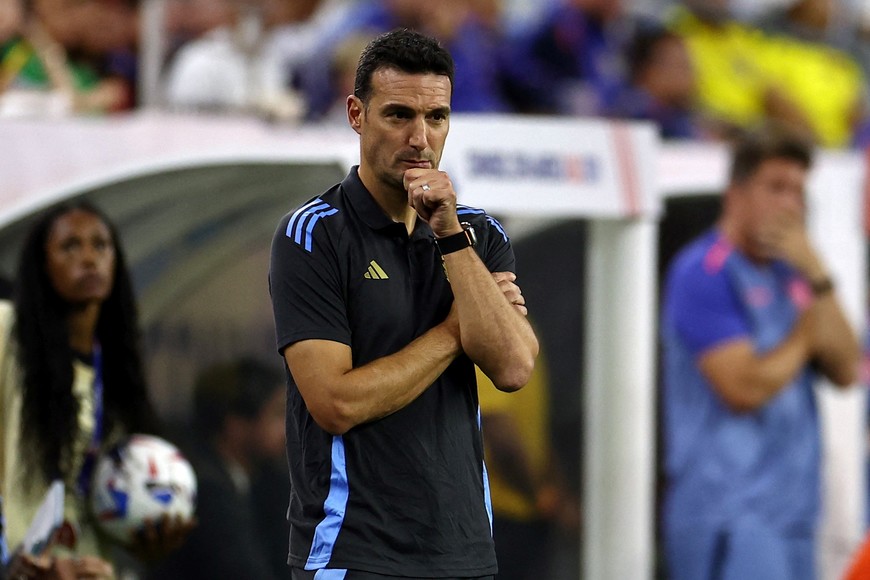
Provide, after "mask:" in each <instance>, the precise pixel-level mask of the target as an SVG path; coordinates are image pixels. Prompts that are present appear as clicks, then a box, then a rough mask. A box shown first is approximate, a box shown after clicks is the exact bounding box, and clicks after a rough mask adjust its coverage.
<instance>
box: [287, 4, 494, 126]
mask: <svg viewBox="0 0 870 580" xmlns="http://www.w3.org/2000/svg"><path fill="white" fill-rule="evenodd" d="M483 5H484V4H483V0H477V1H476V2H475V3H474V4H469V3H467V2H464V1H462V0H443V1H442V2H440V3H423V4H421V3H420V2H418V1H417V0H374V1H371V2H360V3H358V4H356V5H355V6H353V7H352V8H351V9H350V10H349V11H348V12H347V14H345V15H344V18H343V19H342V20H341V21H340V22H338V23H336V24H335V25H334V26H333V27H332V28H331V29H330V30H329V31H326V32H325V33H324V38H323V40H322V42H321V43H320V45H319V47H318V48H317V50H316V51H315V56H314V57H313V58H312V59H311V60H310V61H309V62H308V64H307V65H306V66H305V67H304V70H303V72H302V75H301V83H302V86H303V88H304V91H305V95H306V101H307V103H308V109H309V118H310V119H312V120H319V119H321V118H323V117H324V115H327V114H329V112H330V109H332V113H333V114H332V118H333V119H334V118H335V109H334V107H333V105H334V104H335V102H336V99H339V100H340V101H341V102H342V103H343V101H344V98H345V97H346V96H347V95H346V94H345V95H341V93H342V92H343V91H342V89H340V88H339V87H337V86H336V85H335V80H336V78H335V76H331V70H330V68H329V67H324V66H323V62H324V60H327V61H332V62H335V61H336V58H337V57H339V58H341V59H346V56H347V55H346V54H341V55H338V54H337V53H338V52H339V51H346V50H347V47H348V46H355V45H356V44H357V43H358V40H359V39H360V38H362V37H368V38H371V37H373V36H376V35H378V34H381V33H383V32H387V31H390V30H392V29H394V28H410V29H414V30H418V31H420V32H424V33H426V34H430V35H432V36H434V37H435V38H437V39H438V40H439V41H440V42H441V43H442V44H443V45H444V47H445V48H446V49H447V50H449V51H450V53H451V54H452V55H453V58H454V61H455V66H456V74H455V78H454V87H453V95H452V103H451V110H453V111H456V112H471V111H473V112H490V111H506V110H507V109H508V104H507V102H506V100H505V99H504V98H503V96H502V95H501V81H500V76H499V75H500V71H499V68H498V63H499V60H500V59H499V57H498V53H497V51H498V47H499V43H500V38H499V36H498V34H499V33H498V30H497V29H496V28H495V27H493V26H490V22H489V21H487V19H485V18H482V17H481V13H480V12H478V11H477V10H476V9H475V8H476V7H478V6H483ZM488 9H489V10H490V11H492V10H493V8H492V7H489V8H488ZM490 17H491V14H490Z"/></svg>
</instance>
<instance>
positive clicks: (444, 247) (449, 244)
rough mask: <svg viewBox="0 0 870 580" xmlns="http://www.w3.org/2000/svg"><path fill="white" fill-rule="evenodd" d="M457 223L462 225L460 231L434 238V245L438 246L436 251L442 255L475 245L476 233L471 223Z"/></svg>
mask: <svg viewBox="0 0 870 580" xmlns="http://www.w3.org/2000/svg"><path fill="white" fill-rule="evenodd" d="M459 225H461V226H462V231H461V232H459V233H457V234H453V235H450V236H445V237H443V238H435V245H436V246H438V251H439V252H441V255H442V256H446V255H447V254H452V253H453V252H458V251H459V250H464V249H465V248H473V247H475V246H476V245H477V234H476V233H475V232H474V228H473V227H472V226H471V224H470V223H468V222H462V223H461V224H459Z"/></svg>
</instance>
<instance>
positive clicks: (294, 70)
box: [263, 0, 359, 94]
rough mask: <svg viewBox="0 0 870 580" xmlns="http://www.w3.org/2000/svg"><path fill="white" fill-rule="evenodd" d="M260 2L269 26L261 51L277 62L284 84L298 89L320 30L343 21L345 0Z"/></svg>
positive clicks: (277, 0)
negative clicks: (263, 7)
mask: <svg viewBox="0 0 870 580" xmlns="http://www.w3.org/2000/svg"><path fill="white" fill-rule="evenodd" d="M263 2H264V3H265V6H266V8H265V11H266V18H267V19H271V21H272V23H273V25H272V28H273V31H272V33H271V34H270V36H269V38H268V39H267V46H266V48H265V52H266V54H269V55H274V56H272V57H270V58H274V59H275V60H276V61H279V62H280V63H281V67H282V69H283V71H284V82H285V85H286V86H290V87H294V88H298V86H299V77H300V74H301V69H302V68H303V67H304V66H305V63H307V62H308V61H309V60H311V59H313V58H315V56H316V55H317V52H316V51H317V48H318V46H319V45H320V41H321V37H322V36H323V34H324V31H327V30H331V29H332V28H334V27H335V26H337V24H338V23H339V22H340V21H341V19H342V18H344V16H345V14H346V13H347V10H348V3H347V0H263ZM358 56H359V54H357V57H358ZM321 62H322V61H321ZM354 66H356V62H355V61H354ZM348 94H350V93H348Z"/></svg>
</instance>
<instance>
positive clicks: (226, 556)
mask: <svg viewBox="0 0 870 580" xmlns="http://www.w3.org/2000/svg"><path fill="white" fill-rule="evenodd" d="M282 379H283V376H282V373H281V369H280V368H274V367H272V366H271V365H266V364H264V363H262V362H260V361H257V360H255V359H252V358H247V357H245V358H240V359H237V360H233V361H229V362H225V363H218V364H215V365H212V366H209V367H208V368H206V369H205V370H203V371H202V372H201V373H200V374H199V376H198V377H197V380H196V384H195V385H194V389H193V403H194V409H193V411H194V417H193V418H194V425H195V426H196V429H195V434H194V435H193V436H190V437H189V441H187V442H186V444H185V445H184V446H183V447H182V450H183V451H184V452H185V454H186V456H187V457H188V459H189V460H190V462H191V464H192V465H193V468H194V470H195V471H196V476H197V482H198V488H197V501H196V518H197V521H198V525H197V527H196V528H194V529H193V531H192V532H191V533H190V536H189V537H188V538H187V541H186V542H185V543H184V544H183V545H182V546H181V548H180V549H179V550H178V551H177V552H174V553H173V554H171V555H170V556H169V557H168V558H166V559H165V560H163V561H161V562H158V563H157V565H156V566H155V567H154V569H153V570H151V572H150V574H149V576H148V577H149V578H152V579H154V580H165V579H167V578H169V579H171V578H179V579H180V578H184V579H185V580H198V579H202V580H208V579H213V578H257V579H258V580H274V579H277V578H287V577H289V572H288V571H287V568H286V564H285V563H284V560H285V554H286V543H284V546H283V547H282V550H281V551H270V550H269V548H270V547H271V546H270V542H269V540H270V539H271V538H269V537H267V536H266V534H265V531H264V530H265V529H267V528H268V525H267V524H268V523H269V522H264V521H262V520H258V518H257V513H256V511H255V506H256V502H257V501H258V497H257V495H256V493H257V492H256V491H255V490H257V489H258V488H257V481H258V479H259V478H261V477H262V476H263V471H262V470H263V468H264V467H266V466H267V465H268V464H269V463H270V462H272V461H275V460H280V461H282V462H283V461H284V459H283V457H284V401H285V394H284V384H283V380H282ZM284 482H285V486H286V487H285V490H284V492H283V493H282V494H281V496H279V498H275V499H274V501H282V502H285V503H284V507H286V501H287V498H288V497H289V495H290V489H289V485H286V477H285V478H284ZM270 499H271V498H270ZM272 507H273V509H274V507H275V506H274V505H273V506H272ZM273 513H274V512H273ZM276 515H277V514H276ZM282 515H283V514H282ZM278 517H279V518H280V517H282V516H278ZM285 523H286V522H285ZM284 542H286V536H285V538H284ZM281 572H283V574H282V573H281Z"/></svg>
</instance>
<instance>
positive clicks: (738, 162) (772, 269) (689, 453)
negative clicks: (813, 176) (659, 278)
mask: <svg viewBox="0 0 870 580" xmlns="http://www.w3.org/2000/svg"><path fill="white" fill-rule="evenodd" d="M810 163H811V156H810V151H809V149H808V148H807V147H806V146H805V145H804V144H803V142H801V141H797V140H794V139H792V138H789V137H788V136H785V135H777V134H771V135H767V136H754V137H751V138H748V139H746V140H744V141H742V142H740V143H739V144H738V145H737V147H736V151H735V157H734V161H733V164H732V168H731V174H730V180H729V185H728V188H727V190H726V192H725V195H724V199H723V211H722V215H721V218H720V221H719V223H718V224H717V226H716V227H715V228H714V229H713V230H712V231H710V232H708V233H707V234H705V235H704V236H702V237H701V238H700V239H699V240H697V241H696V242H694V243H693V244H691V245H690V246H688V247H687V248H686V249H684V250H683V251H682V252H681V253H680V254H679V255H678V256H677V257H676V258H675V260H674V262H673V264H672V265H671V267H670V269H669V273H668V277H667V282H666V289H665V303H664V314H663V340H664V347H665V361H664V377H665V385H664V389H665V390H664V413H665V428H666V431H665V435H666V439H665V454H666V471H667V476H668V479H669V481H668V488H667V492H666V498H665V504H664V539H665V547H666V553H667V556H668V564H669V567H670V572H671V577H672V578H674V579H675V580H683V579H703V578H722V579H725V580H728V579H738V578H765V579H766V580H777V579H783V580H785V579H788V580H800V579H811V578H814V576H815V574H814V570H815V563H814V557H813V556H814V550H815V545H814V538H815V532H816V523H817V516H818V512H819V477H820V473H819V471H820V461H819V459H820V457H819V455H820V436H819V425H818V417H817V413H816V403H815V400H814V395H813V382H814V380H815V378H816V376H817V373H821V374H823V375H824V376H826V377H827V378H828V379H830V380H831V381H833V382H834V383H836V384H837V385H840V386H847V385H849V384H851V383H853V382H854V381H855V379H856V375H857V369H858V360H859V353H860V349H859V344H858V340H857V338H856V335H855V333H854V331H853V330H852V329H851V328H850V326H849V324H848V323H847V321H846V319H845V316H844V314H843V311H842V308H841V306H840V304H839V302H838V300H837V297H836V293H835V289H834V282H833V281H832V279H831V278H830V277H829V272H828V270H827V267H826V265H825V263H824V262H823V261H822V259H821V257H820V256H819V255H818V254H817V253H816V251H815V250H814V248H813V246H812V244H811V242H810V239H809V236H808V233H807V230H806V227H805V224H804V218H805V213H806V202H805V197H804V196H805V192H804V188H805V184H806V178H807V173H808V170H809V167H810Z"/></svg>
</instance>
